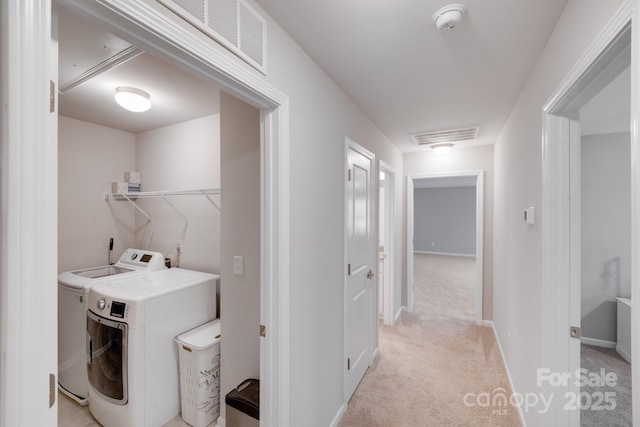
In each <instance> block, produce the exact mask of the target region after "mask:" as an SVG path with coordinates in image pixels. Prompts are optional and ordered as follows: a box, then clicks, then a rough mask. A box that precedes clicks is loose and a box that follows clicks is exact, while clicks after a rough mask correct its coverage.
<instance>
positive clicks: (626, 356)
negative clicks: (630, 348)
mask: <svg viewBox="0 0 640 427" xmlns="http://www.w3.org/2000/svg"><path fill="white" fill-rule="evenodd" d="M616 351H617V352H618V354H619V355H620V356H622V358H623V359H624V360H626V361H627V363H628V364H629V365H631V355H630V354H629V353H627V351H626V350H625V349H623V348H622V347H620V346H619V345H616Z"/></svg>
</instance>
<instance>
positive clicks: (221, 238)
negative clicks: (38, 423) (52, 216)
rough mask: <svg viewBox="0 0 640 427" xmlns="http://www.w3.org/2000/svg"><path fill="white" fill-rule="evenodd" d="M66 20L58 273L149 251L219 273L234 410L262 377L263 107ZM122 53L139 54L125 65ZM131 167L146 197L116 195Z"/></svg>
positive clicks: (226, 387) (226, 380) (224, 367)
mask: <svg viewBox="0 0 640 427" xmlns="http://www.w3.org/2000/svg"><path fill="white" fill-rule="evenodd" d="M57 13H58V16H59V22H60V24H59V74H60V76H59V87H60V94H59V121H58V156H59V157H58V166H59V170H58V224H59V225H58V253H59V256H58V271H59V272H60V273H62V272H65V271H72V270H77V269H82V268H86V267H92V266H100V265H105V264H107V263H109V262H113V261H116V260H117V259H118V257H119V256H120V255H121V254H122V253H123V251H125V249H127V248H139V249H145V250H150V251H155V252H160V253H162V254H163V255H164V256H165V257H166V258H167V263H171V264H172V267H180V268H184V269H189V270H196V271H201V272H206V273H214V274H219V275H220V276H221V279H220V281H219V282H218V289H217V290H216V305H217V309H216V313H218V315H219V317H220V319H221V336H222V339H221V346H220V348H221V365H220V370H221V374H220V378H221V387H220V396H221V405H220V406H221V409H222V412H223V415H224V396H225V394H226V393H227V392H229V391H231V390H232V389H233V388H234V387H235V386H237V385H238V384H240V382H242V380H244V379H246V378H259V377H260V336H259V323H260V318H259V316H260V111H259V110H258V109H256V108H254V107H252V106H250V105H248V104H246V103H244V102H242V101H240V100H238V99H236V98H235V97H233V96H231V95H228V94H226V93H225V92H222V91H221V90H220V89H219V88H218V87H216V85H215V84H214V83H213V82H211V81H206V80H204V79H202V78H201V77H198V76H195V75H193V74H192V73H187V72H185V70H183V69H181V68H178V67H176V66H175V65H172V64H169V63H167V62H166V61H163V60H161V59H159V58H156V57H154V56H153V55H151V54H149V53H147V52H143V51H141V50H139V49H138V48H136V47H134V46H131V45H130V44H128V43H127V42H126V41H124V40H122V39H120V38H118V37H117V36H115V35H113V34H110V33H109V32H108V31H105V30H102V29H99V28H96V27H95V26H94V25H93V24H91V23H89V22H84V21H82V20H81V19H78V18H77V17H75V16H73V15H72V14H71V12H69V11H66V10H61V9H58V10H57ZM123 52H124V53H123ZM127 52H128V53H127ZM118 55H129V56H128V57H126V58H124V59H122V60H120V61H113V58H118ZM124 86H126V87H135V88H139V89H140V90H143V91H145V92H147V93H148V95H149V98H150V101H151V108H150V109H149V110H148V111H146V112H142V113H135V112H129V111H126V110H123V109H122V108H120V107H119V106H118V105H116V103H115V101H114V99H113V95H114V94H115V89H116V87H124ZM126 172H139V173H140V191H141V192H142V193H143V194H144V195H145V196H146V197H138V198H136V197H130V196H129V197H122V196H117V195H115V194H113V193H112V183H117V182H124V181H125V173H126ZM149 193H155V195H154V194H149ZM110 239H113V246H112V247H113V250H112V252H111V253H110V247H109V243H110V241H111V240H110ZM234 267H235V269H234ZM176 352H177V349H176ZM177 369H178V367H177V366H176V375H178V373H177ZM61 399H62V397H61ZM59 425H61V426H62V427H64V426H65V425H69V426H72V425H74V424H73V423H68V424H67V423H63V422H60V424H59ZM80 425H85V424H80Z"/></svg>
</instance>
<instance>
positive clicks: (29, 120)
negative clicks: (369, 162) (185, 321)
mask: <svg viewBox="0 0 640 427" xmlns="http://www.w3.org/2000/svg"><path fill="white" fill-rule="evenodd" d="M59 3H60V4H63V5H64V6H67V7H69V8H70V9H72V10H73V11H74V12H76V13H78V14H79V15H80V16H83V17H85V18H87V19H93V20H95V21H96V22H99V23H100V24H101V25H104V26H105V27H106V28H109V29H111V30H113V31H114V32H116V33H118V34H119V35H121V36H122V37H124V38H126V39H128V40H130V41H131V42H132V43H134V44H135V45H138V46H140V47H142V48H143V49H144V50H146V51H148V52H152V53H153V54H154V55H157V56H158V57H161V58H164V59H166V60H168V61H172V62H174V63H176V64H179V65H180V66H181V67H186V68H188V69H190V70H192V71H194V72H195V73H197V74H199V75H200V76H202V77H204V78H208V79H211V80H212V81H215V82H217V83H218V84H220V85H221V86H222V87H223V88H224V89H225V91H227V92H228V93H230V94H232V95H233V96H235V97H237V98H239V99H241V100H243V101H245V102H247V103H248V104H250V105H252V106H254V107H256V108H258V109H259V110H260V126H261V136H262V141H261V156H260V180H261V184H262V185H261V187H260V188H261V189H260V193H261V194H260V197H261V203H260V240H261V246H260V268H259V274H260V294H261V295H260V296H261V298H260V323H261V325H263V326H264V329H265V330H267V331H269V333H268V334H266V336H265V337H263V338H260V368H261V369H260V370H261V389H263V393H262V394H263V396H264V399H263V401H262V404H261V407H260V410H261V411H260V412H261V417H260V418H261V423H262V425H272V426H288V425H289V421H288V413H289V410H288V399H287V397H288V384H289V381H288V378H289V372H288V369H289V368H288V364H287V363H286V361H287V355H288V348H289V335H288V313H289V309H288V294H289V292H288V279H287V274H286V272H287V271H288V238H287V236H288V221H286V212H287V211H288V190H287V189H288V184H287V182H288V180H287V176H286V171H287V170H288V156H287V153H288V137H287V135H288V132H287V129H288V117H289V113H288V99H287V97H286V96H285V95H283V94H281V93H279V92H278V91H276V90H274V89H273V88H272V87H270V86H269V85H268V84H266V83H265V82H264V81H262V80H259V79H255V77H254V76H253V75H251V74H249V73H247V71H246V70H245V69H244V67H243V66H242V65H240V64H237V63H234V62H232V61H229V60H228V58H227V57H228V56H229V55H230V54H228V53H227V52H225V51H215V50H212V49H209V48H208V47H207V46H203V43H202V41H201V40H200V39H199V38H198V37H196V36H195V35H194V34H195V32H194V33H189V32H187V31H179V30H177V28H176V27H175V26H174V25H172V23H171V22H170V21H169V20H167V19H166V18H165V17H163V16H162V15H161V14H158V13H157V11H155V10H154V9H153V8H152V7H151V6H150V5H149V4H146V3H143V2H119V1H115V0H114V1H112V0H105V1H102V2H100V4H98V3H95V2H85V1H78V0H61V1H60V2H59ZM14 9H15V10H12V11H13V12H15V14H14V15H12V16H11V18H12V23H13V24H14V25H12V26H11V27H10V28H9V27H7V34H8V35H9V37H10V38H13V40H15V41H16V45H17V46H16V47H15V48H16V49H18V50H19V51H21V52H23V55H24V56H25V58H27V61H26V62H24V61H22V62H21V61H13V62H11V61H7V60H6V59H7V58H8V57H7V55H6V52H3V71H6V73H4V72H3V81H4V82H6V80H5V79H6V78H9V79H12V80H13V81H14V82H19V84H18V83H16V86H15V87H14V88H13V89H12V92H11V94H9V95H8V96H7V99H8V100H9V104H10V105H20V106H21V108H20V109H16V110H13V112H12V121H11V129H12V131H11V132H12V140H16V141H18V140H20V141H22V142H23V143H25V144H26V145H27V146H29V147H30V150H32V153H31V155H32V156H33V157H34V158H39V159H41V161H40V162H39V163H36V162H32V163H33V165H34V166H33V167H34V169H33V170H31V169H29V168H30V167H31V166H30V165H31V164H29V165H26V166H22V165H21V162H20V161H19V159H14V160H17V161H15V162H13V163H14V164H15V168H13V169H12V170H11V171H9V172H4V171H3V176H4V177H5V178H6V176H7V174H9V176H11V177H12V180H14V181H16V182H22V180H24V179H25V178H24V177H25V176H30V178H29V179H28V182H29V187H28V190H29V192H28V194H32V195H38V194H39V195H46V197H41V198H40V199H41V200H40V201H39V203H40V204H39V205H38V207H37V208H34V206H32V199H33V198H32V197H16V196H17V194H18V192H19V191H22V192H24V194H27V186H19V187H20V188H16V189H15V191H14V190H13V189H10V190H9V191H7V192H4V191H3V193H2V199H3V205H5V206H7V205H8V203H7V201H8V200H12V201H18V200H19V201H20V203H12V204H11V205H10V209H9V214H10V215H9V217H10V218H18V217H20V215H19V214H18V213H20V212H30V217H29V218H27V219H26V220H25V218H20V219H21V221H26V222H25V223H28V224H30V225H31V226H30V227H29V228H31V229H34V230H41V229H42V230H55V229H56V227H55V225H53V224H52V223H53V222H55V219H56V218H57V217H56V201H55V200H56V195H57V191H56V189H55V188H54V187H55V183H56V181H57V180H56V179H55V173H56V169H57V168H56V165H55V162H56V157H57V156H56V154H57V153H56V149H55V140H56V139H55V126H53V125H52V123H51V117H53V115H50V114H49V111H50V109H49V100H48V97H47V100H46V101H47V102H46V105H45V102H44V101H45V99H44V97H43V96H42V93H41V91H40V90H34V89H33V88H41V86H42V84H41V82H44V81H46V82H49V79H51V78H53V77H55V75H56V72H55V70H54V69H53V68H55V67H54V66H53V63H50V62H48V61H49V57H50V44H49V43H45V42H44V40H45V39H47V40H49V39H50V37H51V33H50V30H51V28H50V22H51V9H50V2H34V3H33V4H31V7H20V8H18V7H17V6H16V7H15V8H14ZM7 10H8V7H5V5H3V22H5V21H4V20H5V19H6V18H7V17H6V15H4V13H7ZM33 23H39V24H38V25H36V27H38V29H39V31H37V32H35V33H34V32H33V31H32V30H33V28H34V25H33ZM40 28H42V30H40ZM43 31H46V32H47V33H48V34H44V33H43ZM25 35H28V37H25ZM24 52H28V53H27V54H24ZM38 58H39V59H38ZM29 61H31V62H29ZM25 65H28V67H27V68H29V69H30V70H31V72H30V73H28V74H24V69H23V68H22V67H25ZM54 84H55V82H52V84H51V87H52V88H55V86H54ZM49 86H50V85H49V84H47V89H48V88H49ZM53 90H54V89H52V92H53ZM51 99H52V102H51V103H52V107H55V97H54V96H52V98H51ZM45 106H46V107H47V108H44V107H45ZM56 116H57V115H56ZM3 119H6V117H3ZM18 135H21V136H22V138H18V137H16V136H18ZM7 141H9V140H8V139H7V138H5V137H4V135H3V150H6V148H7V144H8V143H7ZM16 154H18V153H16ZM24 154H28V153H22V154H21V155H24ZM25 164H26V163H25ZM36 165H37V167H36ZM14 193H15V194H14ZM29 219H31V220H29ZM36 224H37V225H36ZM12 225H15V228H12V230H17V231H20V230H23V229H24V227H22V226H21V225H20V222H16V223H15V224H13V223H10V224H9V226H12ZM3 233H6V231H5V229H3ZM23 234H25V233H23ZM24 237H25V238H24V239H11V240H10V241H9V243H8V245H7V246H6V249H7V251H3V256H2V257H3V260H2V264H3V266H11V269H12V271H13V273H11V274H10V277H13V278H18V277H22V280H21V281H17V280H15V281H11V283H10V285H9V286H11V287H14V286H15V285H14V284H13V283H14V282H15V283H18V284H19V283H21V282H22V281H24V278H30V277H31V278H33V280H29V282H30V283H33V286H31V287H30V288H22V289H20V292H17V290H16V292H13V291H10V293H9V295H11V296H12V297H13V299H11V300H9V299H4V298H3V299H2V300H1V301H0V303H1V304H2V309H1V310H0V312H2V313H3V315H2V325H3V330H4V331H5V332H6V333H3V337H2V350H3V354H6V355H7V356H8V360H10V361H11V364H10V365H8V366H10V367H12V368H13V369H11V371H10V372H9V371H8V370H5V369H4V368H3V370H2V373H1V374H2V375H0V378H1V380H0V381H1V382H0V385H1V387H2V390H3V393H2V394H3V396H4V398H3V402H2V403H3V411H0V412H1V413H2V415H1V417H2V420H3V421H6V422H2V424H8V425H11V424H14V422H12V421H15V420H16V419H17V416H18V414H19V415H20V417H21V418H20V419H21V420H22V421H23V422H24V423H25V424H29V425H54V423H55V421H54V419H55V412H56V409H57V407H56V403H55V400H53V401H52V402H51V406H50V409H49V410H48V411H45V410H44V409H42V410H40V409H39V410H35V411H33V410H30V407H32V406H33V407H36V408H45V406H46V405H45V404H44V400H45V399H46V401H47V402H48V401H49V394H50V393H49V390H50V389H52V388H53V389H55V387H54V386H55V375H54V374H53V373H55V372H56V369H55V368H54V366H55V364H56V363H55V361H56V357H55V349H56V346H55V345H45V346H44V347H45V348H49V349H51V351H50V352H47V353H44V354H43V353H42V352H41V351H40V350H41V349H42V348H43V347H42V346H43V343H45V344H47V343H50V342H51V344H53V343H52V341H55V337H56V336H57V334H56V331H55V328H56V321H55V318H56V315H57V311H56V310H55V309H53V308H51V307H50V306H51V301H55V296H53V292H54V291H55V286H51V285H52V283H50V282H51V281H52V280H55V273H54V271H55V270H56V269H55V267H54V264H55V261H54V262H53V263H51V262H48V263H47V265H45V266H43V268H38V269H36V270H37V273H36V274H37V277H34V274H33V273H31V272H30V271H31V270H34V269H33V268H32V266H31V265H30V263H29V262H28V260H29V259H33V257H37V258H39V259H42V260H45V259H47V260H49V259H54V260H55V259H56V257H55V256H54V255H55V254H57V250H56V246H57V236H56V233H55V231H51V232H49V231H47V232H44V233H33V232H28V233H26V234H25V236H24ZM7 254H11V256H10V257H9V256H8V255H7ZM15 259H22V260H24V262H20V263H15ZM25 273H26V274H25ZM41 276H42V277H41ZM40 288H42V289H40ZM45 288H46V289H45ZM48 288H51V292H49V291H48V290H47V289H48ZM40 291H42V292H40ZM36 297H37V298H36ZM40 305H42V307H41V306H40ZM10 306H15V307H22V306H24V307H30V309H31V310H22V309H16V310H13V309H11V310H9V307H10ZM32 310H36V311H37V312H39V313H41V319H40V323H39V325H45V327H39V328H38V329H39V330H38V331H37V333H36V331H34V335H33V338H34V339H33V340H24V339H21V336H24V332H25V328H27V329H26V331H27V332H31V329H29V325H34V324H33V322H32V321H31V320H30V319H29V317H27V316H26V313H28V312H29V313H32V312H33V311H32ZM22 313H25V314H24V315H23V314H22ZM23 316H24V317H23ZM8 319H10V321H7V320H8ZM7 325H16V326H15V327H14V326H11V327H9V328H5V327H6V326H7ZM18 325H20V326H19V327H18ZM25 325H26V326H25ZM40 335H42V336H43V337H45V339H39V338H38V339H36V338H37V337H40ZM18 355H19V356H18ZM3 366H4V367H5V368H6V366H7V365H6V364H3ZM50 373H51V375H49V374H50ZM5 374H6V375H5ZM45 378H46V380H47V381H46V384H45V383H44V379H45ZM50 384H51V385H50ZM45 386H48V387H46V390H45ZM4 391H7V393H4ZM9 391H11V392H9ZM25 405H29V408H27V407H26V406H25ZM47 407H49V406H47ZM7 408H9V409H10V410H7V411H5V410H4V409H7Z"/></svg>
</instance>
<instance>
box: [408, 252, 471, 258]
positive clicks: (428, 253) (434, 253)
mask: <svg viewBox="0 0 640 427" xmlns="http://www.w3.org/2000/svg"><path fill="white" fill-rule="evenodd" d="M413 253H414V254H424V255H445V256H461V257H467V258H475V257H476V255H475V254H452V253H449V252H428V251H413Z"/></svg>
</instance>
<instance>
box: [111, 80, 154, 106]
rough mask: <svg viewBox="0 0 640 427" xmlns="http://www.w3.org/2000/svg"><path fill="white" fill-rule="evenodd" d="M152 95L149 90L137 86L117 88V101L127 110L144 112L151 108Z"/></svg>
mask: <svg viewBox="0 0 640 427" xmlns="http://www.w3.org/2000/svg"><path fill="white" fill-rule="evenodd" d="M149 98H150V96H149V94H148V93H147V92H145V91H143V90H140V89H137V88H135V87H127V86H119V87H117V88H116V102H117V103H118V104H119V105H120V106H121V107H122V108H124V109H125V110H129V111H133V112H134V113H142V112H143V111H147V110H148V109H149V108H151V101H150V99H149Z"/></svg>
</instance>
